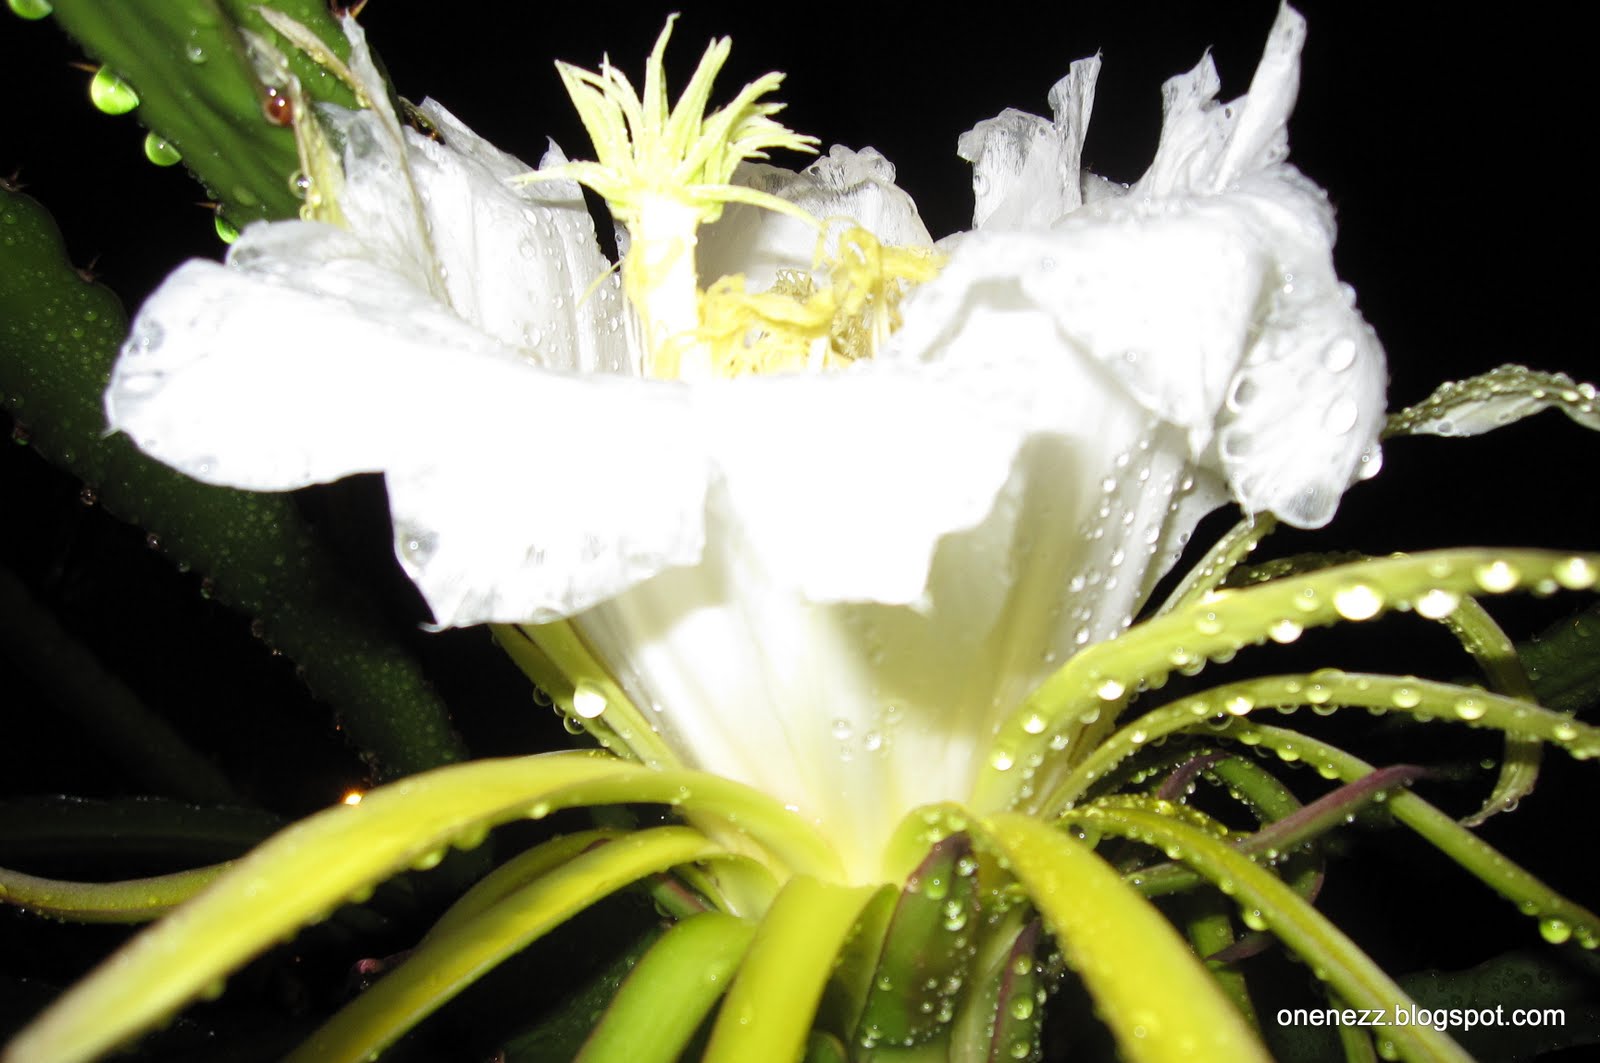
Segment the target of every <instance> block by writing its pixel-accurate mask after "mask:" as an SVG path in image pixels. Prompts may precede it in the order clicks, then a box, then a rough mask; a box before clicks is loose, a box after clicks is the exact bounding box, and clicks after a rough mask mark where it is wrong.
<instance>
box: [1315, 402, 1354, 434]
mask: <svg viewBox="0 0 1600 1063" xmlns="http://www.w3.org/2000/svg"><path fill="white" fill-rule="evenodd" d="M1360 416H1361V408H1360V407H1359V406H1357V405H1356V400H1355V399H1352V398H1351V397H1350V396H1348V395H1341V396H1339V397H1338V398H1337V399H1334V400H1333V401H1332V402H1331V403H1329V404H1328V408H1327V410H1326V411H1325V412H1324V413H1323V415H1322V427H1323V428H1325V429H1327V430H1328V431H1329V432H1332V433H1333V434H1334V435H1341V436H1342V435H1344V434H1345V433H1346V432H1348V431H1350V429H1352V428H1354V427H1355V426H1356V421H1357V419H1359V418H1360Z"/></svg>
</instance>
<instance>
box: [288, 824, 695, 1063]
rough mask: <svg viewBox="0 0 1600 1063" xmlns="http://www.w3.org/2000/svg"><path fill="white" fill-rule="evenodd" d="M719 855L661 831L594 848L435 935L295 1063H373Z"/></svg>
mask: <svg viewBox="0 0 1600 1063" xmlns="http://www.w3.org/2000/svg"><path fill="white" fill-rule="evenodd" d="M716 854H717V849H716V847H715V845H713V844H712V843H711V842H710V841H709V840H708V839H707V838H706V837H705V836H704V835H702V834H700V833H699V832H698V831H694V830H691V829H689V828H688V827H655V828H653V829H650V830H644V831H640V832H638V833H636V834H631V835H626V836H623V837H620V838H617V839H615V840H612V841H608V842H604V843H602V844H600V845H598V846H597V847H595V848H591V849H589V850H587V851H585V852H583V853H581V854H579V855H578V856H575V857H574V858H573V859H571V860H570V861H568V862H566V863H564V864H561V865H560V866H558V867H554V868H552V869H551V870H550V871H549V872H548V873H546V874H544V875H541V876H539V877H538V878H535V879H533V880H532V881H530V882H528V883H527V884H526V885H524V886H522V887H521V888H520V889H517V890H515V891H513V892H511V893H509V894H507V895H506V896H505V897H504V898H502V899H501V900H499V901H498V902H497V903H494V904H492V905H490V906H488V907H482V908H475V909H474V911H473V912H472V913H471V914H469V915H468V916H466V917H463V918H460V919H456V920H452V921H451V923H450V925H449V926H447V927H445V928H443V929H436V930H435V931H434V932H430V933H429V934H428V936H427V937H426V938H425V939H424V940H423V942H422V944H421V945H419V946H418V947H417V948H416V949H415V950H413V951H412V952H411V954H410V955H409V956H407V957H406V959H405V962H403V963H401V964H400V966H399V967H397V968H395V969H394V970H393V971H390V972H389V973H387V974H386V975H384V977H383V978H382V979H380V980H379V981H378V982H377V984H375V985H373V986H372V987H371V988H369V989H368V990H367V991H366V992H364V993H362V994H361V995H360V996H358V997H357V998H356V999H355V1000H353V1001H351V1002H350V1003H349V1004H348V1005H346V1006H345V1007H344V1008H343V1009H341V1010H340V1011H339V1012H338V1013H337V1014H336V1015H334V1016H333V1017H332V1018H331V1019H329V1020H328V1021H327V1022H326V1023H324V1024H323V1025H322V1027H321V1028H320V1029H318V1030H317V1032H316V1033H314V1034H312V1036H311V1037H310V1038H308V1039H307V1040H306V1042H305V1043H304V1044H302V1045H301V1046H300V1047H299V1048H298V1049H296V1050H295V1052H294V1053H293V1054H291V1055H290V1056H289V1057H288V1059H287V1060H286V1061H285V1063H360V1061H362V1060H365V1059H369V1058H371V1057H372V1056H374V1055H375V1054H376V1053H378V1052H381V1051H382V1050H383V1049H384V1048H386V1047H387V1046H388V1045H389V1044H390V1043H392V1042H393V1041H394V1040H395V1039H396V1038H398V1037H399V1036H400V1035H401V1034H403V1033H404V1032H405V1031H406V1030H408V1029H410V1028H411V1027H413V1026H414V1025H416V1024H417V1023H418V1022H420V1021H421V1020H422V1019H424V1018H426V1017H427V1016H428V1015H431V1014H432V1013H433V1012H434V1011H436V1010H438V1008H440V1007H441V1006H443V1005H444V1004H445V1003H446V1002H447V1001H449V1000H450V999H451V998H453V997H454V996H455V995H456V994H458V993H459V992H461V990H463V989H464V988H466V987H467V986H468V985H470V984H471V983H472V982H473V981H475V980H476V979H477V978H478V977H479V976H481V975H482V974H483V973H484V972H486V971H488V970H489V969H491V968H492V967H494V966H495V965H496V964H498V963H500V962H501V961H503V960H505V959H506V958H507V957H509V956H510V955H512V954H513V953H515V952H517V951H519V950H521V949H523V948H525V947H527V946H528V945H529V944H531V943H532V942H534V941H535V940H537V939H538V938H539V937H541V936H542V935H544V934H545V933H547V932H548V931H550V930H551V929H553V928H554V927H556V926H558V925H560V924H561V923H563V922H565V921H566V920H567V919H570V918H571V917H572V916H574V915H576V914H577V913H578V912H580V911H582V910H583V909H584V908H586V907H588V906H589V905H591V904H593V903H594V902H596V901H598V900H600V899H601V898H602V897H605V896H607V895H609V894H611V893H613V892H615V891H616V890H618V889H620V888H622V887H623V886H626V885H628V884H629V883H631V882H634V881H636V880H638V879H640V878H642V877H644V876H645V875H648V874H651V873H653V872H658V871H664V870H666V869H667V868H669V867H672V866H674V865H676V864H680V863H686V862H689V861H693V860H701V859H705V858H707V857H710V856H714V855H716ZM692 1030H693V1028H692V1027H691V1032H692Z"/></svg>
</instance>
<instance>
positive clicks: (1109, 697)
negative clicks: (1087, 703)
mask: <svg viewBox="0 0 1600 1063" xmlns="http://www.w3.org/2000/svg"><path fill="white" fill-rule="evenodd" d="M1127 689H1128V688H1127V687H1126V686H1124V685H1123V683H1122V681H1121V680H1118V679H1104V680H1102V681H1101V682H1100V685H1099V686H1097V687H1095V690H1094V692H1095V694H1097V695H1098V696H1099V698H1100V700H1101V701H1116V700H1117V699H1118V698H1120V697H1122V695H1123V694H1124V693H1126V692H1127Z"/></svg>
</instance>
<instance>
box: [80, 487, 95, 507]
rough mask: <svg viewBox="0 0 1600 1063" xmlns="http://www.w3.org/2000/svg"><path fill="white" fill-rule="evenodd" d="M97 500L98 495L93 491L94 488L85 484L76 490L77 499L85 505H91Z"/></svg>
mask: <svg viewBox="0 0 1600 1063" xmlns="http://www.w3.org/2000/svg"><path fill="white" fill-rule="evenodd" d="M99 500H100V495H99V494H98V493H97V492H96V491H95V489H94V488H92V487H89V486H87V485H85V486H84V488H83V489H82V490H81V491H79V492H78V501H79V502H82V503H83V504H84V505H86V506H92V505H94V504H95V503H96V502H98V501H99Z"/></svg>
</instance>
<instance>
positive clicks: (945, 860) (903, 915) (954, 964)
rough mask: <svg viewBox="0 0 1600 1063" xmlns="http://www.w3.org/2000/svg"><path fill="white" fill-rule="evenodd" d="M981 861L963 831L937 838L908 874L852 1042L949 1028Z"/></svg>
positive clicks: (910, 1040) (969, 947) (973, 921)
mask: <svg viewBox="0 0 1600 1063" xmlns="http://www.w3.org/2000/svg"><path fill="white" fill-rule="evenodd" d="M977 867H978V862H977V860H976V859H975V858H974V857H973V855H972V843H971V841H970V839H968V838H967V837H966V836H965V835H961V834H956V835H951V836H950V837H948V838H945V839H944V840H942V841H940V842H937V843H936V844H935V845H934V846H933V849H932V851H930V852H929V853H928V856H927V858H926V859H924V860H923V862H922V863H921V865H919V866H918V867H917V869H916V870H915V871H913V872H912V873H911V876H910V878H908V879H907V880H906V884H905V888H904V889H903V890H901V892H900V896H899V900H898V902H897V903H896V905H895V908H894V914H893V915H892V916H891V918H890V920H889V925H888V929H887V932H886V933H885V935H884V938H883V946H882V951H881V953H880V954H879V956H878V962H877V966H876V970H875V972H874V974H873V977H872V981H871V983H870V986H869V988H868V990H867V997H866V1002H865V1006H864V1007H863V1008H862V1011H861V1018H860V1020H859V1022H858V1024H857V1026H856V1030H855V1034H854V1038H853V1039H854V1041H855V1043H856V1044H859V1045H861V1046H863V1047H868V1048H870V1047H872V1046H874V1045H877V1044H879V1043H884V1044H889V1045H898V1046H909V1045H915V1044H920V1043H922V1042H923V1041H926V1040H928V1039H929V1038H930V1037H933V1036H934V1035H936V1034H937V1033H938V1032H939V1031H940V1030H941V1029H943V1028H944V1027H945V1026H947V1025H948V1024H949V1022H950V1020H951V1018H952V1017H953V1015H954V1011H955V1002H956V994H957V993H959V992H960V990H961V987H962V986H963V985H964V984H965V982H966V981H967V979H968V977H969V976H970V968H971V964H972V958H973V953H974V946H973V940H974V937H975V935H976V933H977V924H978V914H979V913H978V890H977Z"/></svg>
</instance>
